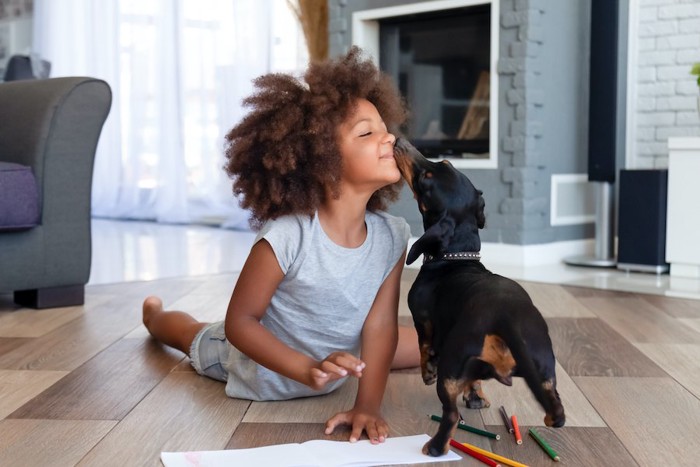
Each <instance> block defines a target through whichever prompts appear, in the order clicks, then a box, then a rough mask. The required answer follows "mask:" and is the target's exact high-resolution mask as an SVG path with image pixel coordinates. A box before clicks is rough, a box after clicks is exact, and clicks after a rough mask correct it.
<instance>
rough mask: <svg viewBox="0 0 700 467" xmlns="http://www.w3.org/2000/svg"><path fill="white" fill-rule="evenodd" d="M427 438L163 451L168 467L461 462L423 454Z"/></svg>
mask: <svg viewBox="0 0 700 467" xmlns="http://www.w3.org/2000/svg"><path fill="white" fill-rule="evenodd" d="M429 439H430V437H429V436H428V435H425V434H423V435H415V436H402V437H397V438H387V439H386V441H385V442H383V443H380V444H372V443H370V442H369V440H363V441H358V442H356V443H350V442H348V441H326V440H312V441H307V442H305V443H301V444H298V443H295V444H277V445H273V446H265V447H260V448H251V449H229V450H224V451H192V452H163V453H161V455H160V458H161V460H162V461H163V465H164V466H165V467H216V466H232V465H235V466H255V467H263V466H268V465H274V466H278V467H337V466H353V467H362V466H372V465H392V464H422V463H429V462H446V461H454V460H460V459H461V457H460V456H458V455H457V454H455V453H454V452H452V451H448V452H447V454H445V455H444V456H440V457H430V456H426V455H424V454H423V453H422V451H421V450H422V449H423V445H424V444H425V443H427V442H428V440H429Z"/></svg>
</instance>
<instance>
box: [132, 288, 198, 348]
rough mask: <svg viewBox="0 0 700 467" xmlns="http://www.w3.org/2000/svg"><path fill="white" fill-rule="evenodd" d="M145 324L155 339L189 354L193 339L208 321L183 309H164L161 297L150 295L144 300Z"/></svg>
mask: <svg viewBox="0 0 700 467" xmlns="http://www.w3.org/2000/svg"><path fill="white" fill-rule="evenodd" d="M143 324H144V326H146V329H148V332H149V333H150V334H151V336H153V337H154V338H155V339H157V340H159V341H160V342H162V343H163V344H165V345H168V346H170V347H173V348H175V349H178V350H180V351H181V352H184V353H186V354H187V355H188V356H189V354H190V346H191V345H192V341H193V340H194V338H195V336H196V335H197V333H198V332H199V331H200V330H201V329H202V328H203V327H204V326H206V325H207V324H208V323H200V322H199V321H197V320H196V319H194V318H193V317H192V316H190V315H188V314H187V313H184V312H182V311H163V302H162V301H161V299H160V298H158V297H148V298H146V300H144V302H143Z"/></svg>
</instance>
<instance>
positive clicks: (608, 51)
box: [564, 0, 620, 268]
mask: <svg viewBox="0 0 700 467" xmlns="http://www.w3.org/2000/svg"><path fill="white" fill-rule="evenodd" d="M619 16H620V0H591V42H590V44H591V50H590V70H589V97H588V181H589V182H592V183H593V186H594V188H595V190H596V214H595V216H596V219H595V254H594V255H593V256H591V255H584V256H574V257H571V258H565V259H564V262H565V263H566V264H569V265H572V266H593V267H602V268H610V267H615V264H616V260H615V253H614V242H613V239H614V235H613V230H614V228H613V227H614V226H613V220H614V217H615V216H614V204H615V203H614V190H613V183H614V182H615V156H616V153H617V145H618V144H617V143H618V124H617V122H618V109H617V96H618V92H617V91H618V49H619V41H618V35H619V28H620V26H619Z"/></svg>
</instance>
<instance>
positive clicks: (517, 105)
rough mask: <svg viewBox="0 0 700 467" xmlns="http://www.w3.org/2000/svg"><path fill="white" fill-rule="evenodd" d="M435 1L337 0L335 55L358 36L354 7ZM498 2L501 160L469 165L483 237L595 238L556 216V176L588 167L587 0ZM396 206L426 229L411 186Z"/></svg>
mask: <svg viewBox="0 0 700 467" xmlns="http://www.w3.org/2000/svg"><path fill="white" fill-rule="evenodd" d="M428 1H431V0H329V7H330V11H329V13H330V18H329V19H330V24H329V35H330V38H329V39H330V53H331V55H332V56H335V55H338V54H341V53H344V52H345V51H346V50H347V48H348V47H349V45H350V44H351V29H352V23H351V21H352V14H353V12H356V11H361V10H365V9H372V8H383V7H391V6H397V5H400V4H406V3H422V2H428ZM494 1H496V2H497V3H498V5H499V10H500V12H499V48H500V51H499V56H498V65H497V69H498V77H499V78H498V79H499V89H498V94H499V96H498V101H499V110H498V120H499V121H498V168H497V169H470V170H466V172H467V173H468V175H469V178H470V179H471V181H472V182H473V183H474V185H475V186H477V187H478V188H479V189H482V190H483V191H484V198H485V199H486V216H487V219H486V229H485V230H483V231H482V232H481V240H482V241H483V242H488V243H507V244H514V245H531V244H543V243H551V242H556V241H566V240H577V239H581V238H587V237H590V236H591V235H592V229H591V226H590V225H588V224H587V225H567V226H552V225H550V222H549V214H550V213H549V209H550V200H549V195H550V179H551V175H552V174H553V173H578V172H581V171H583V170H585V160H586V153H585V150H586V146H585V144H581V142H582V141H584V142H585V138H584V139H583V140H582V136H581V135H582V134H583V133H584V131H583V128H585V126H582V125H581V121H582V120H581V115H585V111H584V109H583V107H582V103H583V101H584V100H585V97H586V96H587V95H586V94H585V93H584V92H582V91H583V86H582V84H583V83H584V81H586V79H587V63H586V60H585V57H586V54H587V47H588V39H587V36H586V35H585V34H586V31H587V21H588V18H587V16H585V15H583V14H582V12H583V11H585V9H584V8H583V6H585V5H584V3H582V2H579V0H576V1H570V0H565V1H564V0H494ZM586 83H587V81H586ZM586 86H587V84H586ZM586 89H587V87H586ZM584 136H585V135H584ZM391 212H392V213H393V214H396V215H400V216H403V217H405V218H406V220H407V221H408V222H409V224H410V225H411V227H412V233H413V234H414V235H420V234H421V233H422V221H421V219H420V214H419V212H418V210H417V209H416V207H415V200H414V199H413V196H412V194H411V193H410V190H409V189H408V188H406V189H405V190H404V193H403V194H402V199H401V200H400V201H399V202H398V203H396V204H394V205H393V206H392V208H391Z"/></svg>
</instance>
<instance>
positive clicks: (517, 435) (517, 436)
mask: <svg viewBox="0 0 700 467" xmlns="http://www.w3.org/2000/svg"><path fill="white" fill-rule="evenodd" d="M510 421H511V422H512V423H513V431H514V432H515V442H516V443H518V444H523V438H522V436H520V427H519V426H518V419H517V418H516V417H515V415H511V416H510Z"/></svg>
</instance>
